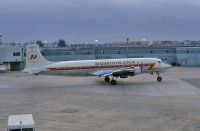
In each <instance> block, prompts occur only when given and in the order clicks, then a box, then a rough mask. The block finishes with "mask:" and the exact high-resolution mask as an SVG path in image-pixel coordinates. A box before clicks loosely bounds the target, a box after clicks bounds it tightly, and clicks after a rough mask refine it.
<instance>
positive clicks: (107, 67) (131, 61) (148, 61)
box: [23, 44, 171, 85]
mask: <svg viewBox="0 0 200 131" xmlns="http://www.w3.org/2000/svg"><path fill="white" fill-rule="evenodd" d="M26 55H27V56H26V66H25V69H24V70H23V72H27V73H32V74H36V75H38V74H54V73H55V74H59V73H58V72H64V74H66V72H76V73H77V72H82V73H83V72H84V73H85V74H86V75H93V76H98V77H104V81H105V82H110V84H111V85H116V84H117V79H118V78H127V77H132V76H135V75H138V74H143V73H150V74H154V73H155V74H156V75H157V81H158V82H161V81H162V77H161V76H160V74H161V73H164V72H166V71H167V70H168V69H169V68H170V67H171V65H170V64H167V63H165V62H163V61H162V60H161V59H158V58H124V59H102V60H79V61H61V62H53V61H48V60H46V59H45V58H44V57H43V56H42V54H41V53H40V50H39V47H38V45H37V44H29V45H27V53H26Z"/></svg>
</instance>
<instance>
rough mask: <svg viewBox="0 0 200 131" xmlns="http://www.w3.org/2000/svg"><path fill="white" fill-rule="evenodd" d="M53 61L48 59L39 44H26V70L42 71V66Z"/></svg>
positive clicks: (30, 71)
mask: <svg viewBox="0 0 200 131" xmlns="http://www.w3.org/2000/svg"><path fill="white" fill-rule="evenodd" d="M51 63H53V62H50V61H48V60H46V59H45V58H44V57H43V56H42V54H41V53H40V50H39V46H38V45H37V44H29V45H27V46H26V67H25V69H24V71H25V72H29V73H38V72H40V71H42V67H44V66H46V65H49V64H51Z"/></svg>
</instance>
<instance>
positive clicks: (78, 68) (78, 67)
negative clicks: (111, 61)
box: [47, 63, 155, 71]
mask: <svg viewBox="0 0 200 131" xmlns="http://www.w3.org/2000/svg"><path fill="white" fill-rule="evenodd" d="M144 66H146V67H149V68H148V70H152V69H153V67H154V66H155V63H149V64H126V65H106V66H77V67H52V68H47V69H49V70H51V71H53V70H87V69H103V68H118V67H144Z"/></svg>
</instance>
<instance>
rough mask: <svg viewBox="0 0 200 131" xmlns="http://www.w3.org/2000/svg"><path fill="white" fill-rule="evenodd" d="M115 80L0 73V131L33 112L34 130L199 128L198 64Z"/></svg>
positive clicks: (170, 130)
mask: <svg viewBox="0 0 200 131" xmlns="http://www.w3.org/2000/svg"><path fill="white" fill-rule="evenodd" d="M162 77H163V81H162V82H157V81H156V75H151V74H142V75H138V76H135V77H130V78H128V79H118V85H110V84H109V83H105V82H104V80H103V79H102V78H98V77H83V76H82V77H69V76H67V77H63V76H45V75H39V76H35V75H31V74H26V73H22V72H6V73H0V131H6V127H7V119H8V116H9V115H16V114H26V113H28V114H33V117H34V120H35V125H36V131H61V130H62V131H200V68H186V67H184V68H183V67H173V68H171V69H170V70H169V71H168V72H166V73H165V74H162Z"/></svg>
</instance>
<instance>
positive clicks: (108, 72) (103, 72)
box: [90, 70, 114, 76]
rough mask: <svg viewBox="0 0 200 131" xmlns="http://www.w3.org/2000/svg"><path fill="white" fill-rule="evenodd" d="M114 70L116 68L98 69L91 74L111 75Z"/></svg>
mask: <svg viewBox="0 0 200 131" xmlns="http://www.w3.org/2000/svg"><path fill="white" fill-rule="evenodd" d="M113 72H114V70H97V71H95V72H92V73H90V74H91V75H94V76H110V75H112V73H113Z"/></svg>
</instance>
